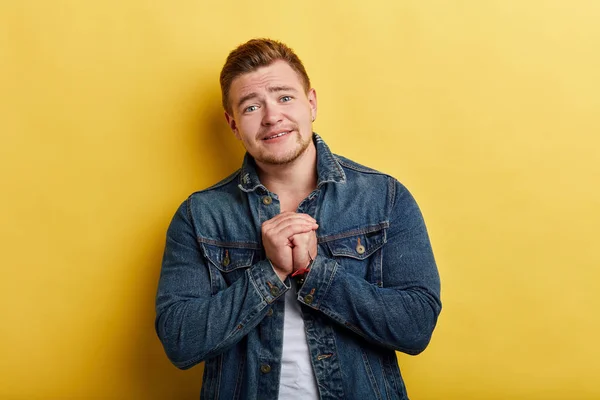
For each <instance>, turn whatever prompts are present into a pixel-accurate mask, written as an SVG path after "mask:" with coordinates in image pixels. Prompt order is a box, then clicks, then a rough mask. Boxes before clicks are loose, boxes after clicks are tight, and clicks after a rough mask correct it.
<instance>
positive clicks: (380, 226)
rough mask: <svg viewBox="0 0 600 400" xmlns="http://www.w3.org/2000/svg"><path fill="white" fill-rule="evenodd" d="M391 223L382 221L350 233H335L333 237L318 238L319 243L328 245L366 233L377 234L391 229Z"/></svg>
mask: <svg viewBox="0 0 600 400" xmlns="http://www.w3.org/2000/svg"><path fill="white" fill-rule="evenodd" d="M389 226H390V223H389V221H381V222H379V223H378V224H373V225H369V226H366V227H364V228H357V229H352V230H350V231H345V232H341V233H334V234H332V235H326V236H321V237H318V238H317V242H318V243H326V242H330V241H332V240H338V239H345V238H348V237H352V236H358V235H363V234H366V233H371V232H377V231H380V230H383V229H385V228H389Z"/></svg>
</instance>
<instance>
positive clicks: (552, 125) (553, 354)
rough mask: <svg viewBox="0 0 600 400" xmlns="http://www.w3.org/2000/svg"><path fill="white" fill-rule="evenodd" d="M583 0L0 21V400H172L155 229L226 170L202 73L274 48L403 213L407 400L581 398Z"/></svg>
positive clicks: (326, 5)
mask: <svg viewBox="0 0 600 400" xmlns="http://www.w3.org/2000/svg"><path fill="white" fill-rule="evenodd" d="M598 21H600V3H599V2H598V1H596V0H589V1H586V0H571V1H564V0H465V1H442V0H438V1H433V0H425V1H424V0H394V1H392V0H390V1H380V0H372V1H358V0H352V1H350V0H345V1H317V0H307V1H302V2H293V3H290V2H280V1H273V2H242V1H239V2H233V1H221V2H208V1H145V0H127V1H117V0H108V1H77V0H72V1H67V0H62V1H49V0H48V1H43V0H39V1H26V0H20V1H10V0H2V1H1V3H0V93H1V95H0V110H1V114H2V115H1V117H0V132H1V135H2V136H1V145H0V168H1V176H0V177H1V181H0V182H1V188H2V196H1V198H0V224H1V225H0V243H1V253H0V256H1V268H2V270H1V275H0V276H1V278H0V304H1V305H0V313H1V314H0V398H1V399H50V398H52V399H79V398H82V399H83V398H97V399H194V398H197V397H198V393H199V387H200V379H201V373H202V368H201V367H197V368H194V369H192V370H189V371H185V372H183V371H179V370H177V369H175V367H173V366H171V365H170V364H169V362H168V361H167V359H166V357H165V355H164V353H163V351H162V348H161V346H160V344H159V342H158V339H157V338H156V336H155V333H154V328H153V321H154V309H153V306H154V304H153V302H154V294H155V290H156V284H157V279H158V274H159V270H160V261H161V256H162V250H163V246H164V234H165V230H166V228H167V225H168V223H169V221H170V218H171V216H172V215H173V213H174V212H175V209H176V207H177V206H178V205H179V204H180V202H181V201H182V200H183V199H184V198H185V197H186V196H187V195H188V194H189V193H191V192H193V191H195V190H198V189H202V188H204V187H207V186H208V185H210V184H212V183H214V182H215V181H217V180H218V179H219V178H221V177H224V176H225V175H227V174H228V173H230V172H232V171H233V170H235V169H237V167H238V165H239V164H240V162H241V157H242V154H243V153H242V148H241V146H240V145H239V144H238V142H236V141H235V139H234V138H233V136H232V135H231V133H230V132H229V131H228V129H227V127H226V124H225V121H224V118H223V116H222V110H221V109H220V106H219V104H220V97H219V87H218V73H219V71H220V68H221V66H222V64H223V62H224V59H225V57H226V56H227V53H228V52H229V50H231V49H232V48H233V47H234V46H236V45H237V44H239V43H241V42H244V41H246V40H247V39H249V38H251V37H256V36H269V37H273V38H277V39H280V40H283V41H284V42H286V43H288V44H289V45H291V46H292V47H293V48H294V49H295V50H296V51H297V52H298V54H299V55H300V57H301V58H302V59H303V61H304V62H305V64H306V67H307V69H308V71H309V73H310V75H311V79H312V80H313V85H314V87H315V88H316V89H317V93H318V96H319V117H318V120H317V122H316V124H315V130H316V131H317V132H319V133H320V134H321V135H322V136H323V137H324V139H325V140H326V141H327V142H328V144H329V145H330V146H331V147H332V149H333V150H334V151H335V152H337V153H340V154H343V155H345V156H347V157H349V158H352V159H354V160H356V161H358V162H361V163H364V164H367V165H369V166H372V167H374V168H377V169H380V170H382V171H384V172H387V173H389V174H391V175H394V176H395V177H397V178H398V179H400V180H401V181H402V182H403V183H404V184H406V185H407V186H408V187H409V189H411V191H412V192H413V194H414V195H415V197H416V198H417V200H418V202H419V204H420V205H421V208H422V210H423V213H424V215H425V218H426V221H427V224H428V227H429V231H430V234H431V240H432V243H433V247H434V251H435V254H436V258H437V261H438V264H439V270H440V273H441V277H442V284H443V285H442V298H443V302H444V309H443V311H442V315H441V318H440V320H439V324H438V328H437V330H436V332H435V334H434V337H433V340H432V343H431V345H430V347H429V348H428V349H427V350H426V351H425V353H423V354H422V355H420V356H418V357H414V358H413V357H408V356H403V355H400V356H399V360H400V364H401V366H402V370H403V373H404V376H405V379H406V383H407V386H408V389H409V394H410V395H411V398H412V399H416V400H419V399H598V398H600V344H599V341H600V339H599V338H600V312H599V310H598V308H599V307H600V294H599V293H600V291H599V289H600V285H599V283H598V281H599V279H600V272H599V267H600V256H599V250H598V249H599V247H598V245H597V243H596V242H597V241H598V239H599V235H598V231H599V229H600V211H599V209H600V185H599V182H600V156H599V155H600V150H599V147H600V139H599V133H600V25H599V24H598Z"/></svg>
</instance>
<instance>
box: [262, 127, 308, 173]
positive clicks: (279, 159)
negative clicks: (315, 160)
mask: <svg viewBox="0 0 600 400" xmlns="http://www.w3.org/2000/svg"><path fill="white" fill-rule="evenodd" d="M293 134H295V135H296V143H297V144H298V145H299V146H296V147H295V148H293V149H291V150H290V151H289V152H288V153H287V154H283V155H281V156H276V155H274V154H268V153H267V154H264V153H262V152H261V154H259V155H258V157H255V159H256V161H259V162H262V163H264V164H269V165H285V164H289V163H292V162H294V161H296V159H298V157H300V156H301V155H302V154H303V153H304V152H305V151H306V149H307V148H308V146H309V145H310V142H311V141H312V136H309V137H308V138H307V139H306V140H302V135H300V132H299V131H298V130H295V131H294V133H293Z"/></svg>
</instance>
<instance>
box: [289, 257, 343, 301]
mask: <svg viewBox="0 0 600 400" xmlns="http://www.w3.org/2000/svg"><path fill="white" fill-rule="evenodd" d="M337 268H338V264H337V263H336V262H335V260H332V259H330V258H327V257H325V256H322V255H317V256H316V257H315V259H314V261H313V263H312V266H311V268H310V270H309V272H308V275H306V278H305V280H304V284H303V285H302V288H300V291H299V292H298V301H299V302H301V303H302V304H306V305H307V306H309V307H311V308H314V309H315V310H318V309H319V306H320V304H321V300H322V299H324V298H325V296H326V295H327V291H328V289H329V286H330V285H331V282H332V280H333V278H334V276H335V272H336V271H337Z"/></svg>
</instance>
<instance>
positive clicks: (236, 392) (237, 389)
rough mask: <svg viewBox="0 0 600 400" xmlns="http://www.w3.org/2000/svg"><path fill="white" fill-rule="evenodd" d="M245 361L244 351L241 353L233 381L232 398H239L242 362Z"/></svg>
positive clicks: (242, 373) (242, 369)
mask: <svg viewBox="0 0 600 400" xmlns="http://www.w3.org/2000/svg"><path fill="white" fill-rule="evenodd" d="M245 363H246V353H241V356H240V363H239V365H238V372H237V379H236V382H235V389H234V390H233V398H234V400H237V399H239V398H240V395H241V392H242V381H243V377H244V364H245Z"/></svg>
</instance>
